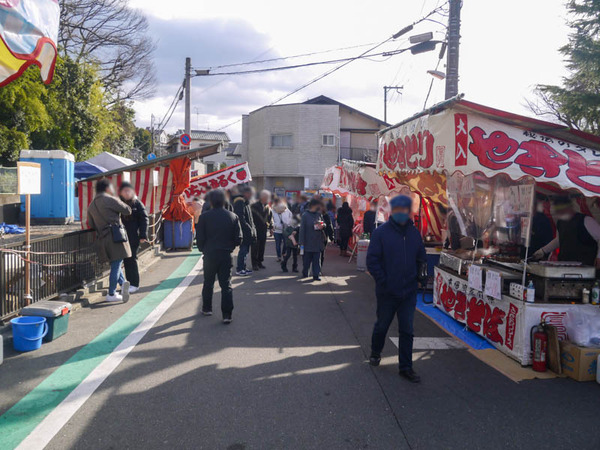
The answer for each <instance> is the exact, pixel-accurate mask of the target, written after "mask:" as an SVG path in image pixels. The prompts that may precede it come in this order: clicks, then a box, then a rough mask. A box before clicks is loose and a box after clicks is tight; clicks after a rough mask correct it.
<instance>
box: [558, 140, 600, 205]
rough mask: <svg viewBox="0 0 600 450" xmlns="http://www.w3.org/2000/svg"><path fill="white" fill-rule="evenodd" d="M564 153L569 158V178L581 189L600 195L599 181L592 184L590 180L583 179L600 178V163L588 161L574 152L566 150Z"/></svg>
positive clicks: (567, 173)
mask: <svg viewBox="0 0 600 450" xmlns="http://www.w3.org/2000/svg"><path fill="white" fill-rule="evenodd" d="M564 153H565V155H567V156H568V158H569V168H568V169H567V172H566V175H567V178H568V179H569V180H571V181H572V182H573V183H575V184H576V185H577V186H579V187H582V188H584V189H587V190H588V191H590V192H594V193H595V194H600V185H598V182H597V181H596V182H595V184H592V183H590V181H589V180H584V179H583V178H584V177H600V161H586V159H585V158H584V157H583V156H582V155H581V154H579V153H577V152H575V151H573V150H565V151H564Z"/></svg>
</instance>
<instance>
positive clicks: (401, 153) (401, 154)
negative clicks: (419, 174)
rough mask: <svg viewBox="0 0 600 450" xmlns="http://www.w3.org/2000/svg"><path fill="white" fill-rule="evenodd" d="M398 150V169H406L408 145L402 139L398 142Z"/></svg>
mask: <svg viewBox="0 0 600 450" xmlns="http://www.w3.org/2000/svg"><path fill="white" fill-rule="evenodd" d="M396 148H397V149H398V167H399V168H400V169H405V168H406V145H405V143H404V140H403V139H402V138H399V139H397V140H396Z"/></svg>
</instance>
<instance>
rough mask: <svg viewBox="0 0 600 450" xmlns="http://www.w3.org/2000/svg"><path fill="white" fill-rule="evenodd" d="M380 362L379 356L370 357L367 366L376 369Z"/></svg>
mask: <svg viewBox="0 0 600 450" xmlns="http://www.w3.org/2000/svg"><path fill="white" fill-rule="evenodd" d="M380 362H381V356H377V355H371V357H370V358H369V364H371V365H372V366H373V367H377V366H378V365H379V363H380Z"/></svg>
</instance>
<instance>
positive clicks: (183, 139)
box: [179, 134, 192, 146]
mask: <svg viewBox="0 0 600 450" xmlns="http://www.w3.org/2000/svg"><path fill="white" fill-rule="evenodd" d="M191 142H192V137H191V136H190V135H189V134H182V135H181V136H179V143H180V144H181V145H186V146H189V145H190V144H191Z"/></svg>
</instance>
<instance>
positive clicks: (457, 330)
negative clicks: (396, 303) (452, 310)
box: [417, 292, 494, 350]
mask: <svg viewBox="0 0 600 450" xmlns="http://www.w3.org/2000/svg"><path fill="white" fill-rule="evenodd" d="M432 296H433V294H431V293H427V294H425V302H423V296H422V294H421V292H419V294H418V296H417V309H418V310H419V311H421V312H422V313H423V314H425V315H426V316H427V317H429V318H430V319H431V320H433V321H434V322H436V323H437V324H438V325H439V326H440V327H442V328H443V329H444V330H446V331H447V332H448V333H450V334H452V335H454V336H456V337H457V338H458V339H460V340H461V341H463V342H464V343H465V344H467V345H468V346H469V347H471V348H473V349H475V350H484V349H486V348H494V346H493V345H492V344H490V343H489V342H488V341H486V340H485V339H484V338H482V337H481V336H479V335H478V334H476V333H473V332H472V331H471V330H469V329H468V328H467V327H466V326H465V325H464V324H462V323H460V322H458V321H457V320H454V319H453V318H452V317H450V316H448V315H446V314H444V313H443V312H442V311H440V310H439V309H437V308H436V307H435V306H433V298H432Z"/></svg>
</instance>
